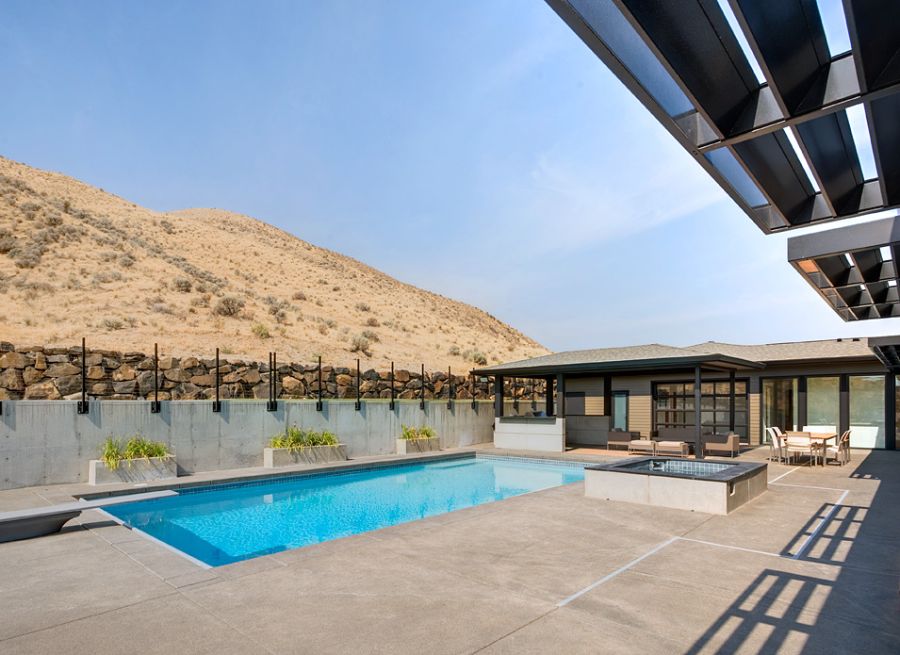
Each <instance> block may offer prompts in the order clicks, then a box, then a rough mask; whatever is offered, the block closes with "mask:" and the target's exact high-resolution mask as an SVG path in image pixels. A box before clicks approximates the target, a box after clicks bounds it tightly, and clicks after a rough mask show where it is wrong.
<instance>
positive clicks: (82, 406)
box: [78, 337, 88, 414]
mask: <svg viewBox="0 0 900 655" xmlns="http://www.w3.org/2000/svg"><path fill="white" fill-rule="evenodd" d="M84 344H85V340H84V337H81V400H79V401H78V413H79V414H87V413H88V400H87V362H86V359H87V348H86V347H85V345H84Z"/></svg>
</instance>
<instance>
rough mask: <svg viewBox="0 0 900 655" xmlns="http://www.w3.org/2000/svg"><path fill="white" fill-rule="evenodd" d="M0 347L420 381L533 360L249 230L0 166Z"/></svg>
mask: <svg viewBox="0 0 900 655" xmlns="http://www.w3.org/2000/svg"><path fill="white" fill-rule="evenodd" d="M0 299H2V304H0V340H4V341H10V342H12V343H14V344H16V345H48V346H72V345H75V344H77V343H80V340H81V337H82V336H85V337H86V338H87V339H88V341H89V343H90V345H91V347H92V348H103V349H111V350H124V351H127V350H142V351H147V350H151V351H152V344H153V343H154V342H159V344H160V350H161V352H164V353H166V354H169V355H174V356H182V355H198V356H199V355H209V354H211V353H212V352H213V350H214V349H215V348H216V347H217V346H218V347H219V348H221V349H222V352H223V353H226V354H229V355H237V356H240V357H247V358H255V359H263V358H264V357H265V355H266V353H268V352H269V351H277V352H278V354H279V359H280V360H281V361H287V360H293V361H312V360H313V359H314V358H315V357H317V356H319V355H321V356H322V358H323V360H324V361H326V362H329V363H334V364H346V363H348V362H349V361H351V360H352V359H354V358H356V357H361V358H362V359H363V365H364V366H367V365H368V366H383V365H385V364H386V363H388V362H390V361H391V360H394V361H395V362H396V363H397V365H398V366H403V367H418V365H419V363H420V362H424V363H425V364H426V367H427V368H429V369H440V368H444V367H446V366H447V365H452V366H454V368H456V369H457V370H459V371H460V372H461V371H463V370H467V369H468V368H470V367H471V366H472V365H473V364H478V363H495V362H499V361H508V360H515V359H522V358H525V357H530V356H534V355H540V354H544V353H546V352H547V351H546V349H545V348H543V347H542V346H541V345H540V344H538V343H536V342H535V341H533V340H532V339H529V338H528V337H526V336H525V335H523V334H522V333H520V332H519V331H517V330H515V329H513V328H512V327H510V326H509V325H506V324H505V323H502V322H501V321H499V320H497V319H496V318H494V317H493V316H491V315H489V314H487V313H486V312H484V311H482V310H480V309H477V308H475V307H472V306H470V305H467V304H465V303H461V302H458V301H455V300H451V299H449V298H445V297H443V296H440V295H438V294H434V293H430V292H428V291H424V290H422V289H419V288H416V287H414V286H411V285H409V284H404V283H402V282H400V281H398V280H396V279H394V278H392V277H390V276H388V275H385V274H384V273H382V272H380V271H378V270H376V269H374V268H372V267H370V266H366V265H365V264H363V263H361V262H359V261H356V260H355V259H352V258H350V257H345V256H343V255H341V254H339V253H336V252H332V251H330V250H326V249H324V248H319V247H317V246H314V245H312V244H310V243H307V242H305V241H302V240H301V239H298V238H297V237H295V236H293V235H291V234H288V233H286V232H284V231H282V230H279V229H277V228H275V227H273V226H271V225H268V224H266V223H264V222H262V221H259V220H257V219H254V218H251V217H249V216H243V215H240V214H235V213H231V212H228V211H223V210H218V209H188V210H183V211H176V212H156V211H152V210H149V209H145V208H143V207H139V206H138V205H135V204H134V203H131V202H129V201H127V200H124V199H122V198H119V197H117V196H115V195H112V194H110V193H107V192H105V191H103V190H101V189H98V188H95V187H92V186H90V185H87V184H84V183H81V182H79V181H77V180H74V179H72V178H69V177H66V176H64V175H61V174H58V173H51V172H47V171H42V170H39V169H35V168H31V167H29V166H26V165H24V164H20V163H17V162H14V161H11V160H9V159H5V158H2V157H0Z"/></svg>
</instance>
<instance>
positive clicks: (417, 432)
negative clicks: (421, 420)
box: [400, 425, 437, 441]
mask: <svg viewBox="0 0 900 655" xmlns="http://www.w3.org/2000/svg"><path fill="white" fill-rule="evenodd" d="M435 436H437V432H435V430H434V428H433V427H431V426H430V425H423V426H422V427H418V428H417V427H415V426H412V425H401V426H400V438H401V439H405V440H407V441H415V440H416V439H432V438H434V437H435Z"/></svg>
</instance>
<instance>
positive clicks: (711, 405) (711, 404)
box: [700, 396, 716, 410]
mask: <svg viewBox="0 0 900 655" xmlns="http://www.w3.org/2000/svg"><path fill="white" fill-rule="evenodd" d="M715 408H716V403H715V399H714V398H707V397H706V396H704V397H702V398H700V409H701V410H703V409H707V410H712V409H715Z"/></svg>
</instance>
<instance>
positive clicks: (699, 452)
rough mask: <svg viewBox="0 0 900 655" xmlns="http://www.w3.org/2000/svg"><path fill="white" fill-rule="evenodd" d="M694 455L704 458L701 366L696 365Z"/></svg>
mask: <svg viewBox="0 0 900 655" xmlns="http://www.w3.org/2000/svg"><path fill="white" fill-rule="evenodd" d="M694 444H695V446H694V457H696V458H697V459H703V428H702V427H701V425H700V367H699V366H695V367H694Z"/></svg>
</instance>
